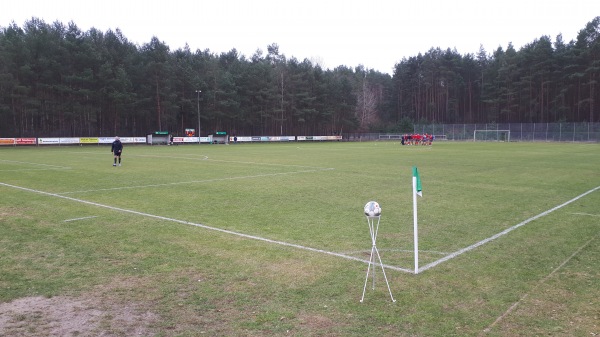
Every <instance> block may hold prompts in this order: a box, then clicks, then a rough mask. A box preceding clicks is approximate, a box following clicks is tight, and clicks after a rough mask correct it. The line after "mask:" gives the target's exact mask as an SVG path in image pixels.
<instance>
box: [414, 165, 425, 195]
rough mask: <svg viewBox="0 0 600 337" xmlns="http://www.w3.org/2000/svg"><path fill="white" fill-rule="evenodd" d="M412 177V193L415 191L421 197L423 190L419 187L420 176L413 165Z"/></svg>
mask: <svg viewBox="0 0 600 337" xmlns="http://www.w3.org/2000/svg"><path fill="white" fill-rule="evenodd" d="M413 179H415V184H414V193H416V194H417V195H418V196H420V197H422V196H423V192H422V189H421V177H419V170H417V167H416V166H413Z"/></svg>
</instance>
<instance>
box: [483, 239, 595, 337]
mask: <svg viewBox="0 0 600 337" xmlns="http://www.w3.org/2000/svg"><path fill="white" fill-rule="evenodd" d="M598 237H600V235H596V236H595V237H593V238H591V239H590V240H589V241H588V242H586V243H585V244H584V245H583V246H581V247H579V248H578V249H577V250H576V251H575V252H574V253H573V254H571V256H569V257H568V258H567V259H566V260H564V261H563V262H562V263H561V264H560V265H559V266H558V267H556V268H555V269H554V270H553V271H552V272H550V274H548V275H546V277H544V278H543V279H541V280H540V281H539V282H538V284H536V285H535V286H534V287H533V289H531V290H530V292H532V291H535V290H536V289H537V288H538V287H539V286H541V285H542V284H544V283H546V281H547V280H548V279H549V278H550V277H552V275H554V274H555V273H556V272H557V271H559V270H560V269H562V267H564V265H566V264H567V263H569V261H571V259H573V258H574V257H575V256H577V254H579V253H580V252H581V251H582V250H583V249H584V248H585V247H587V246H588V245H589V244H590V243H592V241H594V240H596V239H598ZM528 296H529V293H526V294H525V295H523V296H521V298H519V300H518V301H516V302H515V303H513V304H512V305H511V306H510V307H509V308H508V309H507V310H506V311H505V312H504V313H503V314H502V315H500V316H499V317H498V318H496V320H495V321H494V322H493V323H492V324H490V325H489V326H488V327H487V328H485V329H484V330H483V331H482V332H481V334H479V336H482V335H483V334H484V333H488V332H490V330H491V329H492V328H493V327H494V326H495V325H496V324H498V323H499V322H500V321H502V320H503V319H504V317H506V316H508V315H509V314H510V313H511V312H512V311H513V310H514V309H515V308H516V307H517V306H518V305H519V304H520V303H521V302H523V301H524V300H525V299H526V298H527V297H528Z"/></svg>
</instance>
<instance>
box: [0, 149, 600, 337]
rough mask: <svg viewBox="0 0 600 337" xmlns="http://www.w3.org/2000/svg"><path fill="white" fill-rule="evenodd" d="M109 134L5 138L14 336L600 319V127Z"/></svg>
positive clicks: (421, 332) (539, 326) (415, 330)
mask: <svg viewBox="0 0 600 337" xmlns="http://www.w3.org/2000/svg"><path fill="white" fill-rule="evenodd" d="M109 151H110V147H107V146H66V147H64V146H62V147H22V148H19V147H17V148H15V147H3V148H0V195H1V198H0V261H1V263H0V289H1V291H0V335H7V336H46V335H52V334H54V335H61V334H62V335H66V334H72V335H74V334H75V333H77V334H79V335H100V334H103V333H104V334H105V335H116V336H121V335H122V336H129V335H132V334H135V335H140V334H141V335H149V336H154V335H156V336H205V335H209V336H265V335H273V336H371V335H378V336H381V335H383V336H532V335H553V336H590V335H600V323H599V322H600V319H599V317H600V309H598V308H599V306H598V300H597V299H598V298H600V272H599V270H600V206H598V205H600V145H599V144H580V143H472V142H469V143H462V142H461V143H452V142H447V143H445V142H439V143H435V144H434V145H433V146H431V147H429V146H401V145H400V144H399V143H398V142H362V143H359V142H356V143H347V142H336V143H297V142H293V143H284V144H236V145H184V146H145V145H136V146H133V145H129V146H128V145H127V144H125V149H124V152H123V162H122V166H118V167H113V166H112V162H113V158H112V154H111V153H110V152H109ZM413 166H416V167H418V169H419V172H420V177H421V181H422V186H423V197H422V198H418V223H419V247H418V248H419V267H420V268H419V272H418V273H415V270H414V251H413V250H414V240H413V198H412V170H411V169H412V167H413ZM370 200H374V201H377V202H378V203H379V204H380V205H381V207H382V216H381V220H380V226H379V231H378V235H377V248H378V251H379V253H380V255H381V259H382V262H383V264H384V268H385V272H386V275H387V279H388V281H389V285H390V289H391V292H392V294H393V295H394V298H395V299H396V302H395V303H394V302H392V301H391V299H390V294H389V293H388V289H387V286H386V284H385V281H384V278H383V274H382V272H381V271H382V270H381V266H377V268H376V269H375V270H376V273H375V280H374V283H373V282H372V281H373V280H372V279H371V278H369V280H368V281H369V282H368V285H367V289H366V294H365V299H364V302H363V303H360V302H359V300H360V298H361V294H362V291H363V285H364V282H365V275H366V271H367V267H368V261H369V258H370V253H371V246H372V244H371V238H370V236H369V227H368V226H367V220H366V218H365V216H364V214H363V206H364V205H365V203H366V202H368V201H370ZM26 300H27V301H34V300H35V301H37V302H36V303H38V305H39V306H40V308H42V309H38V310H37V311H35V310H29V311H28V310H26V309H19V308H18V307H17V306H16V305H12V304H15V303H21V302H19V301H26ZM53 301H54V302H53ZM24 303H25V302H24ZM26 303H29V305H25V307H27V306H29V307H30V308H31V307H34V306H33V305H31V303H30V302H26ZM11 305H12V306H11ZM59 305H62V306H63V309H62V312H63V314H62V316H63V317H67V316H69V315H71V316H73V317H67V318H70V320H71V321H74V320H76V319H78V320H79V321H84V322H86V323H85V324H81V326H70V325H68V324H67V323H65V322H62V321H61V320H59V319H57V318H53V317H54V316H53V313H52V312H50V310H49V309H47V308H48V307H54V308H57V307H59ZM72 307H77V308H80V310H71V311H70V309H69V308H72ZM44 308H46V309H44ZM82 308H83V309H82ZM67 313H70V314H67ZM52 329H54V330H52ZM49 331H50V333H48V332H49ZM52 331H54V332H52Z"/></svg>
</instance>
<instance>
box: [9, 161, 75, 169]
mask: <svg viewBox="0 0 600 337" xmlns="http://www.w3.org/2000/svg"><path fill="white" fill-rule="evenodd" d="M0 161H3V162H6V163H15V164H27V165H35V166H44V167H45V168H44V169H36V170H45V169H67V170H70V169H71V168H70V167H66V166H57V165H48V164H39V163H30V162H26V161H15V160H6V159H0Z"/></svg>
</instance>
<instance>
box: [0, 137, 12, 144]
mask: <svg viewBox="0 0 600 337" xmlns="http://www.w3.org/2000/svg"><path fill="white" fill-rule="evenodd" d="M14 144H15V139H14V138H0V145H14Z"/></svg>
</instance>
